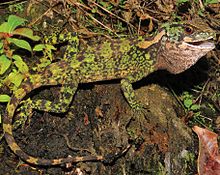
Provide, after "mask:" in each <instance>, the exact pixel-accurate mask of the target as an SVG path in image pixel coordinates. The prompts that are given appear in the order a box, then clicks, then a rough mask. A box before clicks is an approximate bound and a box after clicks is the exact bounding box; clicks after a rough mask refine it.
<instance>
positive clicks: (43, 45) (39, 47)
mask: <svg viewBox="0 0 220 175" xmlns="http://www.w3.org/2000/svg"><path fill="white" fill-rule="evenodd" d="M45 48H46V46H45V44H37V45H35V46H34V48H33V51H42V50H43V49H45Z"/></svg>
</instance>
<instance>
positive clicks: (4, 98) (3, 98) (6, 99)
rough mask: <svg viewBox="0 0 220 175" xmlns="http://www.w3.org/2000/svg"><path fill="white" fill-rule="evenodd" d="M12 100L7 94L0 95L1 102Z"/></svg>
mask: <svg viewBox="0 0 220 175" xmlns="http://www.w3.org/2000/svg"><path fill="white" fill-rule="evenodd" d="M10 98H11V97H10V96H8V95H6V94H2V95H0V102H9V100H10Z"/></svg>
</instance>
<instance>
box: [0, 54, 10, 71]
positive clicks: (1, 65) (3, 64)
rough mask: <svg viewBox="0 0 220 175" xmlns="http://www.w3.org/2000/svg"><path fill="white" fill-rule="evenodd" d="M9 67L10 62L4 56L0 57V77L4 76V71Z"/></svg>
mask: <svg viewBox="0 0 220 175" xmlns="http://www.w3.org/2000/svg"><path fill="white" fill-rule="evenodd" d="M10 65H11V60H9V59H8V58H7V57H6V56H5V55H1V56H0V75H2V74H4V73H5V71H6V70H8V68H9V67H10Z"/></svg>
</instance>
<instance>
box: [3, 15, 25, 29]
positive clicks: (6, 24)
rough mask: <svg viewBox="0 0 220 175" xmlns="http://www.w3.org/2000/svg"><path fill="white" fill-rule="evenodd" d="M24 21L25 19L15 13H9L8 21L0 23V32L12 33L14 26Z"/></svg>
mask: <svg viewBox="0 0 220 175" xmlns="http://www.w3.org/2000/svg"><path fill="white" fill-rule="evenodd" d="M25 21H26V19H23V18H21V17H18V16H15V15H10V16H9V17H8V22H4V23H3V24H1V25H0V32H4V33H12V31H14V29H15V28H16V27H18V26H19V25H22V24H24V22H25Z"/></svg>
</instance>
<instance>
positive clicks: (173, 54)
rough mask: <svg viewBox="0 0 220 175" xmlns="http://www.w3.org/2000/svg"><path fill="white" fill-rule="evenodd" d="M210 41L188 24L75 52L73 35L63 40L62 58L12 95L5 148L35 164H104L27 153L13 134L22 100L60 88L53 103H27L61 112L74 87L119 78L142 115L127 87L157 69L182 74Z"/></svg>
mask: <svg viewBox="0 0 220 175" xmlns="http://www.w3.org/2000/svg"><path fill="white" fill-rule="evenodd" d="M213 37H214V33H213V31H211V30H210V29H209V28H205V29H200V28H197V27H196V26H195V25H192V24H189V23H185V24H172V25H168V26H165V27H164V28H163V29H161V30H160V31H159V32H158V33H157V35H155V36H154V37H153V38H151V39H149V38H146V37H144V36H143V37H139V38H133V39H126V38H121V39H115V40H106V41H104V42H102V43H99V44H98V43H95V44H93V45H91V46H86V47H84V48H83V49H81V50H80V51H79V50H78V44H79V43H78V40H77V39H76V37H75V38H74V37H72V38H73V39H72V40H71V35H70V36H69V37H66V40H68V41H69V45H68V47H67V49H66V53H65V55H64V57H65V59H64V60H63V61H59V62H56V63H52V64H51V65H49V66H48V67H47V68H46V69H45V70H44V71H43V72H41V73H39V74H35V75H31V76H30V77H29V78H27V79H26V80H25V81H24V82H23V83H22V85H21V86H20V88H18V90H16V91H15V92H14V94H13V95H12V97H11V100H10V102H9V103H8V105H7V109H6V113H5V116H4V120H3V129H4V133H5V139H6V141H7V143H8V145H9V147H10V148H11V150H12V151H13V152H14V153H15V154H16V155H18V156H19V157H20V158H21V159H22V160H24V161H26V162H28V163H31V164H35V165H58V164H64V163H69V162H78V161H87V160H103V157H102V156H87V157H67V158H59V159H52V160H50V159H42V158H35V157H33V156H30V155H28V154H26V153H25V152H24V151H23V150H21V148H20V147H19V146H18V144H17V143H16V141H15V139H14V137H13V134H12V122H13V116H14V114H15V112H16V109H17V108H18V106H19V105H20V104H21V101H22V100H23V99H24V98H25V97H26V96H27V95H28V94H29V93H30V92H31V91H32V90H34V89H36V88H39V87H41V86H48V85H60V84H61V85H62V87H61V93H60V97H59V101H58V102H56V103H55V102H51V101H47V100H44V99H39V100H29V103H30V104H29V105H30V107H31V108H32V109H38V110H43V111H47V112H57V113H59V112H65V111H66V110H68V106H69V103H70V102H71V101H72V98H73V95H74V94H75V91H76V90H77V87H78V84H79V83H88V82H95V81H103V80H111V79H121V88H122V91H123V93H124V96H125V98H126V100H127V101H128V103H129V105H130V106H131V108H132V109H134V110H136V111H141V110H143V105H141V104H140V103H139V102H138V101H137V100H136V98H135V94H134V90H133V88H132V83H134V82H136V81H139V80H141V79H142V78H143V77H145V76H147V75H148V74H150V73H151V72H153V71H156V70H158V69H166V70H168V71H169V72H171V73H174V74H176V73H180V72H183V71H184V70H186V69H188V68H189V67H190V66H192V65H193V64H195V63H196V61H197V60H198V59H199V58H201V57H202V56H204V55H205V54H206V53H207V52H209V51H210V50H212V49H214V44H213V43H212V42H209V41H208V40H210V39H212V38H213ZM64 40H65V39H64ZM68 59H69V60H70V61H67V60H68ZM27 102H28V100H27Z"/></svg>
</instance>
